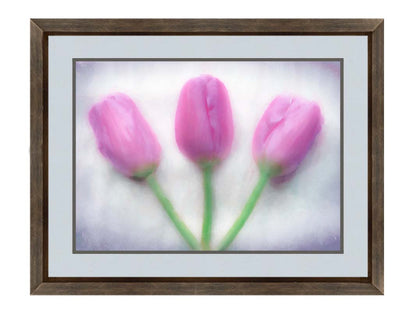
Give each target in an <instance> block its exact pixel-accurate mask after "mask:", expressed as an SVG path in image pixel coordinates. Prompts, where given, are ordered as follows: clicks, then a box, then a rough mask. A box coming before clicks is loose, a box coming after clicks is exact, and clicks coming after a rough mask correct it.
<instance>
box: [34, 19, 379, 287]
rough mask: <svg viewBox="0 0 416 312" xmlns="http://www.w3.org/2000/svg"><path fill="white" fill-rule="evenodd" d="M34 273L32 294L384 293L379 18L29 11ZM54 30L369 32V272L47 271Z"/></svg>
mask: <svg viewBox="0 0 416 312" xmlns="http://www.w3.org/2000/svg"><path fill="white" fill-rule="evenodd" d="M30 32H31V35H30V37H31V39H30V40H31V43H30V50H31V51H30V54H31V60H30V62H31V70H30V71H31V73H30V80H31V99H30V105H31V108H30V109H31V116H30V118H31V130H30V142H31V147H30V156H31V166H30V167H31V169H30V171H31V173H30V174H31V182H30V184H31V203H30V206H31V208H30V209H31V217H30V223H31V230H30V231H31V233H30V234H31V242H30V245H31V251H30V263H31V268H30V271H31V274H30V275H31V276H30V293H31V294H33V295H59V294H62V295H70V294H73V295H80V294H85V295H146V294H147V295H174V294H189V295H191V294H192V295H209V294H222V295H225V294H228V295H260V294H269V295H277V294H281V295H338V294H342V295H380V294H383V293H384V210H383V209H384V207H383V196H384V190H383V177H384V176H383V150H384V143H383V133H384V128H383V118H384V117H383V116H384V95H383V93H384V63H383V62H384V21H383V20H382V19H200V20H198V19H95V20H92V19H32V20H31V21H30ZM51 36H365V37H366V38H367V48H368V68H367V73H368V76H367V77H368V86H367V94H368V116H367V121H368V144H367V147H368V154H367V155H368V173H367V176H368V181H367V192H368V193H367V194H368V196H367V198H368V226H367V230H368V235H367V238H368V242H367V246H368V250H367V251H368V253H367V259H368V263H367V269H368V274H367V276H366V277H345V276H344V277H252V276H245V277H222V276H215V277H88V276H83V277H51V276H49V273H48V272H49V271H48V267H49V257H48V248H49V231H48V229H49V222H50V218H49V214H48V196H49V195H50V194H49V180H48V175H49V174H50V172H49V154H48V138H49V126H48V125H49V121H50V120H49V114H48V111H49V110H48V86H49V85H48V82H49V80H48V79H49V75H48V74H49V70H50V67H49V62H48V60H49V58H48V57H49V53H48V52H49V46H48V43H49V39H50V37H51Z"/></svg>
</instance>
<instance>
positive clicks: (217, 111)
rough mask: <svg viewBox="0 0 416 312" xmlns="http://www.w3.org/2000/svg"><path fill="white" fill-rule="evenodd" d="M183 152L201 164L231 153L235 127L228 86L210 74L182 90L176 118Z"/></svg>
mask: <svg viewBox="0 0 416 312" xmlns="http://www.w3.org/2000/svg"><path fill="white" fill-rule="evenodd" d="M175 133H176V142H177V144H178V146H179V149H180V151H181V152H182V153H183V154H185V155H186V156H187V157H188V158H189V159H191V160H192V161H195V162H197V163H199V164H202V163H205V162H209V163H212V162H216V161H219V160H222V159H224V158H225V157H227V155H228V154H229V152H230V149H231V143H232V140H233V136H234V125H233V119H232V112H231V106H230V99H229V97H228V92H227V89H226V88H225V86H224V84H223V83H222V82H221V81H220V80H218V79H217V78H214V77H212V76H210V75H202V76H199V77H197V78H193V79H191V80H189V81H188V82H187V83H186V84H185V85H184V86H183V88H182V90H181V94H180V97H179V103H178V108H177V111H176V119H175Z"/></svg>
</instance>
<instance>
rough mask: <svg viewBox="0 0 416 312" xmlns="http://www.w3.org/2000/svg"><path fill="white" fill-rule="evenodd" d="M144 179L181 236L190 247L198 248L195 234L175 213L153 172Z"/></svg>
mask: <svg viewBox="0 0 416 312" xmlns="http://www.w3.org/2000/svg"><path fill="white" fill-rule="evenodd" d="M146 181H147V183H148V184H149V186H150V188H151V189H152V191H153V193H154V194H155V195H156V197H157V199H158V200H159V202H160V203H161V204H162V207H163V208H164V209H165V211H166V213H167V214H168V216H169V218H170V219H171V220H172V222H173V224H174V225H175V226H176V229H177V230H178V231H179V233H180V234H181V235H182V237H183V238H184V239H185V241H186V242H187V243H188V245H189V246H190V247H191V248H192V249H200V248H199V243H198V240H197V239H196V238H195V236H194V235H193V234H192V232H191V231H190V230H189V229H188V227H187V226H186V224H185V223H184V222H183V221H182V220H181V218H180V217H179V215H178V214H177V213H176V211H175V210H174V208H173V206H172V204H171V202H170V201H169V199H168V198H167V197H166V195H165V193H164V192H163V190H162V188H161V187H160V185H159V183H158V182H157V180H156V178H155V176H154V175H153V174H150V175H149V176H148V177H147V178H146Z"/></svg>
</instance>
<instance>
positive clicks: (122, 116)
mask: <svg viewBox="0 0 416 312" xmlns="http://www.w3.org/2000/svg"><path fill="white" fill-rule="evenodd" d="M88 117H89V122H90V124H91V127H92V128H93V130H94V134H95V138H96V141H97V145H98V149H99V151H100V152H101V154H102V155H103V156H104V157H105V158H107V159H108V160H109V161H110V162H111V163H112V165H113V166H114V167H115V168H116V169H117V170H118V171H119V172H121V173H122V174H124V175H126V176H128V177H135V178H145V177H147V176H148V175H149V174H151V173H152V172H153V171H154V170H155V169H156V168H157V166H158V165H159V161H160V153H161V148H160V145H159V142H158V140H157V138H156V136H155V134H154V133H153V132H152V129H151V128H150V126H149V124H148V123H147V122H146V120H145V119H144V118H143V116H142V115H141V114H140V111H139V110H138V108H137V106H136V105H135V104H134V102H133V100H132V99H130V98H129V97H128V96H127V95H125V94H122V93H115V94H111V95H109V96H107V97H106V98H104V99H103V100H102V101H101V102H99V103H97V104H95V105H94V106H93V107H92V108H91V109H90V111H89V114H88Z"/></svg>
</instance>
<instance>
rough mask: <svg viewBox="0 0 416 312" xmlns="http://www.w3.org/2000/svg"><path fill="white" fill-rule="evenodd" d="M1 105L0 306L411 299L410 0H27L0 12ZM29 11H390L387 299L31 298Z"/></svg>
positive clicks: (340, 306) (317, 306)
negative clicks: (247, 0)
mask: <svg viewBox="0 0 416 312" xmlns="http://www.w3.org/2000/svg"><path fill="white" fill-rule="evenodd" d="M0 14H1V19H0V21H1V28H0V29H1V34H2V48H1V49H0V51H1V52H0V53H1V57H2V58H1V59H2V60H3V62H2V67H1V68H2V71H1V73H2V75H1V76H0V77H1V78H0V79H1V84H0V86H1V89H0V90H1V95H2V101H1V105H0V136H1V141H0V142H2V153H1V162H0V172H1V183H2V185H1V188H0V189H1V193H0V194H1V196H0V198H1V210H0V211H1V212H0V213H1V215H0V216H1V219H0V220H1V227H0V231H1V235H0V239H1V246H2V250H3V252H2V257H1V260H2V261H1V262H2V263H1V266H0V276H1V279H2V282H1V286H0V288H1V289H0V293H1V294H2V300H1V307H2V309H3V310H22V309H27V310H28V311H60V312H62V311H74V310H75V309H82V310H85V311H88V310H90V309H95V310H98V309H102V310H104V311H113V310H116V309H117V310H119V311H123V310H127V309H129V310H130V309H141V310H144V311H146V310H152V311H155V310H156V311H157V310H159V309H160V310H165V309H169V311H176V310H178V311H179V310H181V311H184V310H186V311H192V310H196V309H197V310H198V311H211V310H213V309H216V308H219V307H220V308H222V309H224V310H225V311H227V310H228V309H233V310H236V309H241V311H251V310H253V309H256V308H258V307H259V306H260V307H264V308H266V309H267V308H269V309H274V310H277V309H279V310H282V311H288V310H290V311H304V310H313V311H315V310H316V311H332V310H334V309H336V310H337V311H352V310H354V309H355V310H358V311H359V310H364V309H372V310H374V311H381V310H386V311H389V310H392V309H395V308H396V309H397V308H398V307H399V305H401V306H403V307H406V308H407V309H408V310H411V307H412V306H413V307H414V305H415V304H414V298H413V296H414V287H413V284H414V283H412V280H413V279H414V278H415V265H414V258H415V257H414V256H415V251H414V250H415V249H414V237H415V235H414V231H413V229H414V227H415V226H414V222H415V220H416V210H415V204H414V201H415V199H414V193H415V189H414V184H415V183H414V175H415V173H416V172H415V169H416V165H415V159H414V155H415V153H416V148H415V143H414V133H415V132H416V129H415V122H414V116H415V114H416V108H415V100H414V97H413V95H412V92H413V90H414V84H415V80H414V73H415V71H416V63H415V62H414V61H413V58H414V51H415V45H416V43H415V41H414V40H411V38H412V37H413V35H414V31H415V26H414V25H415V23H414V20H413V17H414V16H413V15H414V10H413V9H412V7H411V5H410V2H409V1H394V2H391V1H390V4H389V5H387V1H384V2H382V1H367V2H363V1H362V0H350V1H348V2H341V3H338V4H336V5H334V2H333V1H318V0H317V1H306V0H305V1H292V2H286V1H285V2H277V1H270V2H266V1H260V0H258V1H256V2H255V3H253V2H250V6H249V5H244V4H243V2H242V1H235V2H231V1H230V3H226V2H225V1H221V0H218V1H214V0H212V1H210V2H209V4H208V3H207V2H205V3H204V4H201V3H198V2H197V1H180V0H177V1H165V2H164V3H163V4H162V3H161V1H157V0H154V1H151V2H150V3H149V2H147V1H146V2H143V3H140V2H138V1H122V0H119V1H117V3H116V4H115V3H114V2H111V3H109V4H108V5H106V4H104V3H103V2H102V1H94V2H93V1H91V2H90V3H88V2H86V1H76V0H73V1H71V3H69V2H58V1H40V0H38V1H30V2H29V1H28V2H27V3H24V4H23V3H22V2H17V1H16V2H13V3H12V2H8V3H7V7H6V4H3V7H2V10H1V13H0ZM30 17H50V18H52V17H54V18H56V17H68V18H69V17H101V18H103V17H143V18H144V17H200V18H202V17H223V18H225V17H256V18H260V17H264V18H266V17H270V18H271V17H273V18H279V17H280V18H289V17H291V18H295V17H322V18H331V17H332V18H335V17H337V18H341V17H384V18H385V19H386V20H385V26H386V30H385V44H386V50H385V52H386V55H385V86H386V91H385V119H386V120H385V129H386V132H385V149H386V151H385V159H386V162H385V167H386V170H385V171H386V172H385V186H386V187H385V220H386V221H385V224H386V226H385V230H386V244H385V251H386V257H385V260H386V261H385V262H386V277H385V284H386V295H385V296H384V297H364V296H359V297H301V298H300V297H217V298H215V299H213V298H212V297H164V298H163V299H162V298H160V297H128V298H126V297H106V298H103V297H94V298H91V297H29V18H30Z"/></svg>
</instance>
